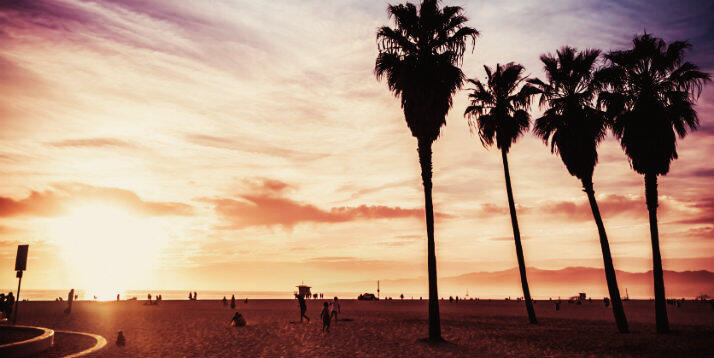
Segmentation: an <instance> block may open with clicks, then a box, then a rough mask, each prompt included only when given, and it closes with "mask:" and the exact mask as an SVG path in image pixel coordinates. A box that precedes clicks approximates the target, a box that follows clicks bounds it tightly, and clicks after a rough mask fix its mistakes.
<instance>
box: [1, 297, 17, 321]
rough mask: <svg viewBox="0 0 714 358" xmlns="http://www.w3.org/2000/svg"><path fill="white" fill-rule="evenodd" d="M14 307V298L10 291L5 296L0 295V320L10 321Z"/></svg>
mask: <svg viewBox="0 0 714 358" xmlns="http://www.w3.org/2000/svg"><path fill="white" fill-rule="evenodd" d="M14 306H15V296H14V295H13V294H12V291H11V292H9V293H8V294H7V295H5V294H4V293H0V319H10V315H11V314H12V308H13V307H14Z"/></svg>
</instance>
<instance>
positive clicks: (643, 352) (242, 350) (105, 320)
mask: <svg viewBox="0 0 714 358" xmlns="http://www.w3.org/2000/svg"><path fill="white" fill-rule="evenodd" d="M322 302H324V301H322V300H309V301H308V311H307V314H308V316H310V318H312V323H310V324H306V323H302V324H301V323H299V322H298V323H294V322H295V321H299V310H298V305H297V302H296V301H295V300H251V301H249V302H248V303H247V304H245V303H243V302H242V301H241V302H240V303H239V304H238V305H237V307H236V310H237V311H239V312H240V313H242V314H243V316H244V317H245V318H246V320H247V321H248V325H247V326H246V327H240V328H235V327H231V326H230V325H229V322H230V319H231V317H232V316H233V312H234V311H233V310H231V309H230V308H229V306H223V305H222V304H221V303H220V302H219V301H164V302H162V303H161V304H160V305H144V304H143V301H122V302H82V301H80V302H75V305H74V306H73V309H72V313H71V314H70V315H66V314H64V313H63V310H64V308H65V306H66V303H56V302H23V303H21V306H20V316H19V320H18V324H24V325H35V326H42V327H48V328H52V329H55V330H70V331H83V332H90V333H95V334H99V335H102V336H104V337H105V338H106V339H107V341H108V342H109V344H108V345H107V347H106V348H105V349H104V350H102V351H101V353H99V354H97V355H96V356H97V357H238V356H244V357H254V356H255V357H258V356H266V357H277V356H289V357H318V356H322V357H327V356H329V357H353V356H370V357H371V356H378V357H395V356H409V357H435V356H440V357H448V356H454V357H456V356H459V357H462V356H463V357H473V356H556V357H560V356H562V357H566V356H567V357H573V356H648V357H651V356H662V357H664V356H680V357H683V356H686V357H698V356H702V357H703V356H712V355H714V309H712V308H711V306H710V305H709V304H708V303H696V302H686V303H684V304H683V305H682V307H680V308H677V307H674V306H668V307H667V308H668V310H669V317H670V323H671V326H672V329H673V332H672V333H670V334H666V335H657V334H655V333H654V331H655V327H654V309H653V308H654V307H653V306H654V304H653V302H651V301H629V302H625V311H626V313H627V315H628V319H629V321H630V329H631V331H632V333H630V334H619V333H617V330H616V327H615V324H614V319H613V317H612V313H611V311H610V309H608V308H605V307H604V305H603V303H602V301H599V300H598V301H593V302H592V303H587V302H586V303H584V304H583V305H576V304H569V303H567V302H563V303H562V304H561V310H560V311H555V309H554V306H553V304H552V303H549V302H548V301H538V302H537V303H536V305H535V308H536V313H537V315H538V319H539V324H537V325H530V324H528V319H527V317H526V314H525V308H524V307H523V303H522V302H516V301H510V302H505V301H500V300H499V301H484V300H481V301H461V302H458V303H449V302H448V301H442V302H441V305H440V307H441V317H442V331H443V335H444V338H446V339H447V340H448V341H449V343H447V344H440V345H431V344H427V343H424V342H422V341H420V339H421V338H425V337H426V336H427V302H426V301H421V302H420V301H418V300H415V301H411V300H404V301H400V300H393V301H379V302H364V301H355V300H344V301H342V314H341V316H340V318H341V319H350V320H351V321H339V322H337V324H336V325H334V324H333V326H332V329H331V332H330V333H322V332H321V322H320V319H319V314H320V308H321V305H322ZM119 330H122V331H123V332H124V335H125V336H126V339H127V344H126V346H125V347H117V346H116V345H115V344H114V342H115V341H116V337H117V332H118V331H119Z"/></svg>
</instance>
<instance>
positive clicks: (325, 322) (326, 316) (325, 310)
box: [320, 302, 330, 333]
mask: <svg viewBox="0 0 714 358" xmlns="http://www.w3.org/2000/svg"><path fill="white" fill-rule="evenodd" d="M320 317H321V318H322V331H323V332H325V330H327V333H330V305H329V304H328V303H327V302H324V303H323V305H322V312H320Z"/></svg>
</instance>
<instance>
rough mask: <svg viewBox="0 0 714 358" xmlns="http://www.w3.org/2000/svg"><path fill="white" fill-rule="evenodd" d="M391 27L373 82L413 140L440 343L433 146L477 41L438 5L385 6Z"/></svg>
mask: <svg viewBox="0 0 714 358" xmlns="http://www.w3.org/2000/svg"><path fill="white" fill-rule="evenodd" d="M387 12H388V14H389V17H390V18H393V19H394V25H395V27H394V28H392V27H389V26H383V27H381V28H379V30H378V31H377V45H378V49H379V55H377V60H376V62H375V65H374V73H375V75H376V76H377V79H379V80H381V79H382V78H386V80H387V85H388V87H389V89H390V90H391V91H392V93H393V94H394V96H396V97H400V98H401V102H402V109H403V111H404V119H405V120H406V122H407V126H408V127H409V129H410V130H411V133H412V135H413V136H414V137H416V139H417V150H418V152H419V164H421V177H422V182H423V184H424V204H425V209H426V210H425V211H426V231H427V269H428V275H429V340H430V341H441V340H442V338H441V321H440V318H439V301H438V291H437V286H436V252H435V249H434V208H433V205H432V202H431V188H432V183H431V145H432V143H433V142H434V141H435V140H436V138H437V137H438V136H439V132H440V130H441V126H443V125H444V124H446V114H447V113H448V111H449V109H450V108H451V103H452V97H453V95H454V93H455V92H456V91H457V90H459V89H460V88H461V86H462V84H463V81H464V74H463V72H461V69H460V68H459V65H460V63H461V60H462V58H463V54H464V51H465V49H466V46H467V44H468V41H469V40H471V45H472V46H473V43H474V42H475V40H476V37H477V36H478V31H476V30H475V29H473V28H471V27H468V26H466V25H465V24H466V21H468V19H467V18H466V17H465V16H463V15H462V13H463V9H462V8H460V7H457V6H444V7H443V8H439V4H438V1H437V0H424V1H422V2H421V4H420V5H419V8H417V6H416V5H414V4H412V3H409V2H408V3H406V4H400V5H389V6H388V7H387Z"/></svg>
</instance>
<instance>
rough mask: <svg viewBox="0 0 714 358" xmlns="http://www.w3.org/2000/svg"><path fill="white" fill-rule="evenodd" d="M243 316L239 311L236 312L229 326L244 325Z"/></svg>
mask: <svg viewBox="0 0 714 358" xmlns="http://www.w3.org/2000/svg"><path fill="white" fill-rule="evenodd" d="M245 324H246V322H245V318H243V315H241V314H240V313H239V312H236V313H235V314H234V315H233V318H232V319H231V326H233V327H245Z"/></svg>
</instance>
